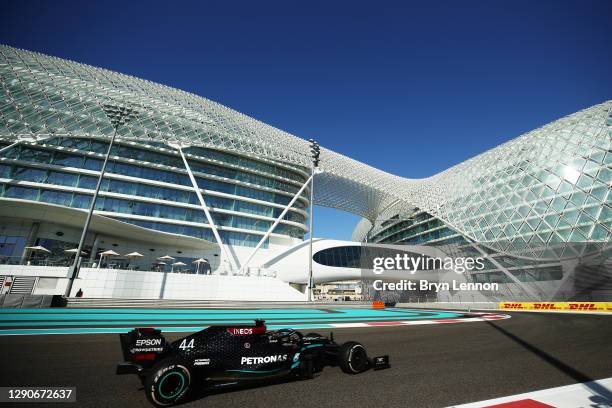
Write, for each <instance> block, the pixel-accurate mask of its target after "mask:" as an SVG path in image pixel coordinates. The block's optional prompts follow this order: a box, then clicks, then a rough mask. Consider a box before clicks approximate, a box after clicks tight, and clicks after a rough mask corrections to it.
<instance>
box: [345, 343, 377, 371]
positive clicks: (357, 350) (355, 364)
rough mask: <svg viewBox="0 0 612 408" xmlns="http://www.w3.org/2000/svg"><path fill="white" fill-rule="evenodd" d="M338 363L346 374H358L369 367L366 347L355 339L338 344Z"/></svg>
mask: <svg viewBox="0 0 612 408" xmlns="http://www.w3.org/2000/svg"><path fill="white" fill-rule="evenodd" d="M338 365H339V366H340V368H341V369H342V371H344V372H345V373H347V374H359V373H363V372H364V371H367V370H368V369H369V368H370V360H369V359H368V354H367V352H366V349H365V347H364V346H363V345H361V344H360V343H357V342H356V341H347V342H346V343H344V344H343V345H341V346H340V350H339V352H338Z"/></svg>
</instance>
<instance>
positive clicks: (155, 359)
mask: <svg viewBox="0 0 612 408" xmlns="http://www.w3.org/2000/svg"><path fill="white" fill-rule="evenodd" d="M119 336H120V339H121V347H122V349H123V356H124V359H125V361H124V362H122V363H120V364H119V365H118V366H117V374H137V375H138V376H139V377H140V379H141V381H142V383H143V385H144V387H145V393H146V395H147V398H148V399H149V401H150V402H151V403H153V404H154V405H157V406H170V405H174V404H176V403H179V402H181V401H183V400H184V399H185V398H186V396H187V395H188V394H189V391H190V390H192V389H193V388H196V387H204V388H216V387H224V386H230V385H238V384H244V383H249V382H253V381H262V380H270V379H274V378H283V377H286V378H291V377H293V378H302V379H308V378H312V377H313V376H314V374H315V373H318V372H320V371H322V370H323V368H324V367H325V366H339V367H340V368H341V369H342V370H343V371H344V372H346V373H349V374H358V373H361V372H363V371H366V370H368V369H369V368H374V369H378V368H386V367H388V366H389V358H388V356H380V357H375V358H373V359H370V358H368V356H367V353H366V350H365V347H363V346H362V345H361V344H359V343H357V342H353V341H350V342H346V343H344V344H338V343H336V342H335V341H334V339H333V335H332V336H331V337H330V338H328V337H325V336H322V335H320V334H316V333H309V334H306V335H303V334H302V333H300V332H298V331H295V330H291V329H282V330H267V329H266V326H265V323H264V321H263V320H256V321H255V324H254V325H231V326H210V327H207V328H206V329H204V330H201V331H199V332H197V333H193V334H191V335H189V336H186V337H183V338H181V339H179V340H176V341H174V342H168V341H167V340H166V339H165V338H164V337H163V336H162V334H161V331H160V330H155V329H148V328H139V329H134V330H132V331H130V332H129V333H126V334H120V335H119Z"/></svg>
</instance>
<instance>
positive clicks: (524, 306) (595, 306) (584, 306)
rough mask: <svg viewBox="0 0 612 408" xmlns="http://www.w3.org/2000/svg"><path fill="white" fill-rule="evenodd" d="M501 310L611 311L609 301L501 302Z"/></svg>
mask: <svg viewBox="0 0 612 408" xmlns="http://www.w3.org/2000/svg"><path fill="white" fill-rule="evenodd" d="M499 308H500V309H502V310H543V311H548V310H550V311H554V310H558V311H562V312H608V313H612V303H611V302H501V303H500V304H499Z"/></svg>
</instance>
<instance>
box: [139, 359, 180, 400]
mask: <svg viewBox="0 0 612 408" xmlns="http://www.w3.org/2000/svg"><path fill="white" fill-rule="evenodd" d="M191 380H192V375H191V372H190V371H189V368H188V365H187V364H185V363H183V362H182V361H180V360H178V359H176V358H174V357H170V358H167V359H165V360H162V361H160V362H159V363H157V364H156V365H154V366H153V367H152V368H151V370H150V371H149V373H148V374H147V376H146V378H145V384H144V385H145V387H144V389H145V394H146V395H147V399H148V400H149V402H150V403H151V404H153V405H155V406H157V407H169V406H172V405H175V404H178V403H180V402H181V401H183V400H184V399H185V397H186V395H187V394H188V393H189V390H190V386H191Z"/></svg>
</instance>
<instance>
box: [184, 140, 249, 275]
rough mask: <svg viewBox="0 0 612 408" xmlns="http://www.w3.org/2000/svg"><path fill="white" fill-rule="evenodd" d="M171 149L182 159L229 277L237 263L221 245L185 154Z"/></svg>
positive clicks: (217, 232)
mask: <svg viewBox="0 0 612 408" xmlns="http://www.w3.org/2000/svg"><path fill="white" fill-rule="evenodd" d="M172 147H174V148H175V149H177V150H178V151H179V153H180V154H181V158H182V159H183V163H184V164H185V169H186V170H187V174H188V175H189V179H190V180H191V184H192V185H193V190H194V191H195V193H196V195H197V196H198V200H200V205H201V206H202V210H204V214H205V215H206V220H207V221H208V225H210V228H211V229H212V232H213V235H214V236H215V240H216V241H217V244H218V245H219V247H220V248H221V252H222V253H223V257H224V258H225V260H226V261H227V262H228V263H229V266H230V271H229V273H230V275H233V270H234V268H237V267H238V263H237V262H236V260H235V259H234V258H233V257H230V254H229V252H228V250H227V248H226V247H225V246H224V245H223V241H222V240H221V236H220V235H219V231H217V226H216V225H215V222H214V221H213V219H212V216H211V215H210V211H208V207H207V206H206V201H204V197H203V196H202V192H201V191H200V186H198V182H197V181H196V179H195V177H194V176H193V173H192V172H191V167H189V163H188V162H187V158H186V157H185V154H184V153H183V149H182V148H181V146H178V145H174V146H172ZM234 265H235V267H234Z"/></svg>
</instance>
